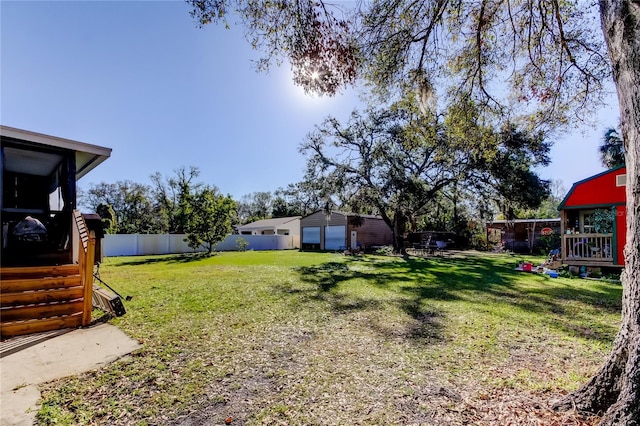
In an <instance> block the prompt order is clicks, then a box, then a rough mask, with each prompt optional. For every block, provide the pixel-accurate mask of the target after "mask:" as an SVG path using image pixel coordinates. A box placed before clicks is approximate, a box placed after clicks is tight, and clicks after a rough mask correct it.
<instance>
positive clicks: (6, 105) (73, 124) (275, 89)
mask: <svg viewBox="0 0 640 426" xmlns="http://www.w3.org/2000/svg"><path fill="white" fill-rule="evenodd" d="M188 12H189V9H188V6H187V5H186V4H185V3H184V2H182V1H135V2H134V1H64V2H62V1H44V2H36V1H5V0H2V1H1V2H0V24H1V30H0V37H1V45H0V47H1V51H0V122H1V123H2V124H3V125H7V126H12V127H17V128H21V129H25V130H31V131H35V132H40V133H45V134H49V135H54V136H59V137H63V138H69V139H74V140H79V141H82V142H87V143H91V144H96V145H102V146H107V147H110V148H112V149H113V152H112V156H111V158H110V159H109V160H107V161H106V162H105V163H103V164H102V165H101V166H99V167H98V168H96V169H95V170H94V171H92V172H91V173H90V174H89V175H87V176H86V177H84V178H83V179H82V180H81V181H80V182H79V183H80V186H81V187H84V188H86V187H88V185H89V184H91V183H98V182H102V181H105V182H115V181H117V180H124V179H129V180H132V181H135V182H141V183H146V184H149V183H150V180H149V176H150V175H151V174H153V173H154V172H156V171H159V172H161V173H163V174H165V175H169V174H171V173H173V171H174V170H175V169H177V168H179V167H182V166H187V167H188V166H196V167H198V168H199V169H200V171H201V175H200V178H199V180H201V181H203V182H205V183H208V184H211V185H216V186H217V187H218V188H220V190H221V191H222V192H224V193H229V194H231V195H233V196H234V197H235V198H237V199H239V198H240V197H241V196H242V195H244V194H248V193H251V192H254V191H273V190H275V189H276V188H278V187H281V186H286V185H287V184H288V183H294V182H297V181H299V180H300V179H301V178H302V175H303V169H304V158H303V157H302V156H301V155H300V154H299V153H298V146H299V144H300V142H301V141H302V140H303V138H304V136H305V135H306V134H307V133H308V132H309V131H311V130H312V129H313V127H314V125H316V124H319V123H321V121H322V120H323V119H324V118H325V117H326V116H327V115H329V114H331V115H333V116H335V117H338V118H339V119H343V120H344V119H346V118H347V117H348V115H349V113H350V112H351V111H352V110H353V108H355V107H358V106H360V103H359V100H358V96H357V94H356V92H355V90H348V91H346V92H345V93H344V94H342V95H340V96H337V97H335V98H310V97H307V96H305V95H304V94H303V93H302V89H300V88H298V87H295V86H294V85H293V84H292V83H291V78H290V70H289V66H288V64H284V65H283V66H281V67H279V68H274V69H273V70H272V71H271V72H270V73H269V74H265V73H257V72H255V70H254V68H253V65H252V60H255V59H257V58H258V57H259V53H257V52H255V51H253V50H252V49H251V48H250V46H249V44H248V43H247V42H246V41H245V39H244V37H243V29H242V28H241V27H232V28H231V29H230V30H227V29H225V28H223V27H222V26H213V25H209V26H207V27H205V28H204V29H199V28H197V27H196V25H195V23H194V22H193V20H192V18H191V17H190V16H189V13H188ZM618 116H619V114H618V105H617V100H616V99H615V97H613V96H612V97H611V100H610V102H609V104H608V105H607V106H606V107H604V108H603V109H602V110H601V111H600V113H599V114H598V116H597V117H596V126H595V128H589V127H586V128H585V127H576V128H572V129H570V131H569V132H568V133H567V134H565V135H563V137H562V138H561V139H558V140H557V141H556V143H555V145H554V148H553V150H552V154H551V155H552V161H553V162H552V164H551V166H549V167H547V168H545V169H542V170H540V174H541V175H542V177H544V178H547V179H549V178H552V179H559V180H561V181H563V183H564V186H565V187H566V189H569V188H570V186H571V183H573V182H575V181H578V180H581V179H583V178H585V177H588V176H590V175H593V174H595V173H598V172H600V171H602V170H603V168H602V166H601V165H600V163H599V160H598V154H597V146H598V143H599V142H600V139H601V137H602V133H603V132H604V129H605V127H609V126H616V125H617V123H618Z"/></svg>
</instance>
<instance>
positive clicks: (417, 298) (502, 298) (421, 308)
mask: <svg viewBox="0 0 640 426" xmlns="http://www.w3.org/2000/svg"><path fill="white" fill-rule="evenodd" d="M296 272H298V273H299V274H300V278H301V280H302V281H303V282H305V283H307V284H312V285H313V286H312V288H310V289H308V290H306V292H307V293H310V294H307V296H309V297H313V298H316V299H317V298H320V299H323V300H325V301H328V302H329V303H330V304H331V306H332V309H333V310H334V311H335V312H345V311H354V310H364V309H375V308H376V307H377V306H380V305H382V304H383V303H396V304H399V307H400V309H402V310H403V311H405V312H406V313H407V314H408V315H410V316H411V317H412V318H414V319H415V320H416V321H417V323H422V324H424V327H425V328H423V329H422V331H421V332H416V334H415V335H416V336H420V335H432V333H431V331H432V329H430V327H435V325H436V324H441V323H443V322H445V321H443V319H442V318H443V317H444V316H445V315H446V314H445V313H443V312H442V311H441V310H438V309H435V308H434V307H433V305H434V303H433V302H434V301H441V302H455V301H458V300H459V301H466V302H470V303H474V304H477V305H484V306H486V307H487V309H488V310H489V309H492V310H493V308H495V307H496V306H498V307H499V306H500V305H502V306H503V307H504V308H506V309H503V310H502V312H506V313H505V314H504V315H511V314H510V313H509V312H510V311H512V312H517V311H518V310H521V311H526V312H532V313H535V314H537V315H538V316H539V318H540V319H541V320H540V321H541V322H543V323H545V324H546V325H547V326H549V327H551V328H553V329H556V330H558V331H560V332H563V333H567V334H569V335H573V336H577V337H581V338H585V339H589V340H597V341H601V342H603V343H610V341H611V339H612V336H614V335H615V332H616V327H615V326H613V325H608V324H605V323H597V324H596V323H594V322H593V321H592V319H591V318H590V313H589V312H587V311H596V312H602V311H604V312H605V313H615V312H619V311H620V308H621V289H620V288H619V287H617V286H615V285H608V284H604V283H603V284H599V285H595V284H593V283H585V282H582V281H579V280H575V282H573V281H572V282H569V283H566V282H561V281H557V280H554V279H552V278H549V277H548V276H546V275H538V274H525V273H522V272H516V271H514V270H513V265H512V261H510V260H509V259H508V258H503V259H500V258H493V257H484V256H476V255H469V256H464V257H455V258H429V259H423V258H411V257H405V258H403V259H402V260H396V261H380V260H379V258H376V257H366V256H365V257H362V258H357V259H353V260H352V259H345V261H343V262H328V263H325V264H321V265H317V266H313V267H303V268H298V269H296ZM357 279H361V280H365V281H366V284H368V285H373V286H376V287H378V288H381V289H385V290H388V291H390V293H389V300H388V301H383V300H382V299H380V298H379V297H378V298H373V297H372V298H365V297H363V296H357V295H355V294H354V295H349V292H348V291H347V292H346V293H345V292H338V291H336V290H337V288H338V287H339V286H340V285H341V284H348V282H349V281H351V280H357ZM523 280H524V281H523ZM523 283H525V284H523ZM528 283H531V285H527V284H528ZM366 284H365V285H366ZM547 284H548V285H547ZM354 285H356V284H354ZM576 304H577V306H583V307H584V309H580V310H579V311H578V312H577V313H576V312H575V310H576ZM418 329H419V327H418Z"/></svg>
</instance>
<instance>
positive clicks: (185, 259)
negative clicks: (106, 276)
mask: <svg viewBox="0 0 640 426" xmlns="http://www.w3.org/2000/svg"><path fill="white" fill-rule="evenodd" d="M212 256H215V254H214V253H205V252H197V253H184V254H173V255H158V256H157V257H149V256H144V258H137V259H134V260H128V261H125V262H121V263H118V264H115V265H114V266H116V267H117V266H135V265H153V264H158V263H189V262H196V261H198V260H202V259H207V258H209V257H212Z"/></svg>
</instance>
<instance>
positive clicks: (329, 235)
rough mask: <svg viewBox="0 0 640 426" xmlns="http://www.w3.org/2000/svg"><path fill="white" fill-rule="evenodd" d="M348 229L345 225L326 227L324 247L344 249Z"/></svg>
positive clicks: (326, 248)
mask: <svg viewBox="0 0 640 426" xmlns="http://www.w3.org/2000/svg"><path fill="white" fill-rule="evenodd" d="M346 237H347V230H346V227H345V226H344V225H340V226H327V227H325V228H324V249H325V250H344V249H345V248H346V244H347V242H346Z"/></svg>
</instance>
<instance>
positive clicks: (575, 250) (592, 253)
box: [562, 234, 613, 262]
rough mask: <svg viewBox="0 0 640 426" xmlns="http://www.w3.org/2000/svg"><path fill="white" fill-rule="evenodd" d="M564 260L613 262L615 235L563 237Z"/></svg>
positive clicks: (571, 235) (570, 235)
mask: <svg viewBox="0 0 640 426" xmlns="http://www.w3.org/2000/svg"><path fill="white" fill-rule="evenodd" d="M562 248H563V252H562V258H563V259H565V260H566V259H573V260H585V261H586V260H591V261H598V262H613V234H569V235H563V244H562Z"/></svg>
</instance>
